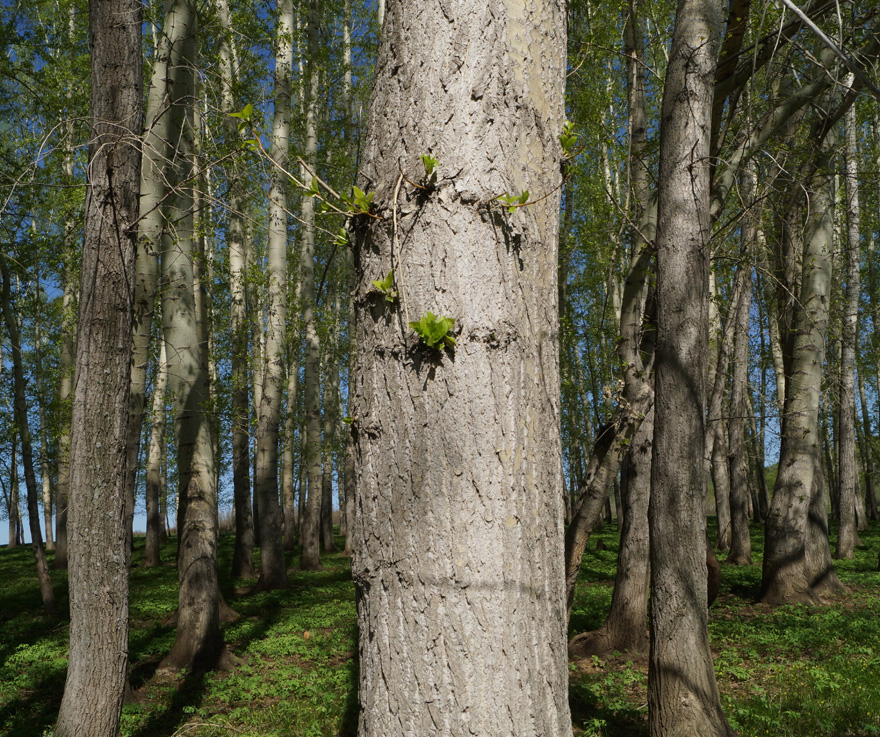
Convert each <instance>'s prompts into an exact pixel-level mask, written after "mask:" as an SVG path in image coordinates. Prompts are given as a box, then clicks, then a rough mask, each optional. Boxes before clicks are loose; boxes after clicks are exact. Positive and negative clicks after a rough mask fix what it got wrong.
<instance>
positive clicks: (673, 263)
mask: <svg viewBox="0 0 880 737" xmlns="http://www.w3.org/2000/svg"><path fill="white" fill-rule="evenodd" d="M720 28H721V3H720V2H719V1H718V0H680V2H679V4H678V10H677V13H676V20H675V30H674V32H673V38H672V47H671V49H670V54H669V65H668V67H667V71H666V83H665V87H664V90H663V106H662V118H661V120H662V122H661V127H660V171H659V177H658V181H659V183H660V186H659V203H658V219H657V240H656V246H657V348H656V369H655V391H656V398H655V415H654V451H653V456H652V467H651V501H650V506H649V524H650V548H651V591H652V595H651V658H650V664H649V669H648V706H649V711H648V714H649V722H650V730H651V735H652V736H653V737H660V736H661V735H662V736H664V737H665V736H667V735H689V736H690V735H693V736H694V737H696V736H697V735H699V736H700V737H709V736H710V735H732V734H733V732H732V730H731V729H730V727H729V726H728V724H727V721H726V719H725V718H724V714H723V713H722V711H721V703H720V698H719V694H718V686H717V684H716V681H715V673H714V670H713V668H712V654H711V651H710V649H709V636H708V631H707V619H708V615H707V589H706V584H705V581H706V534H705V515H704V509H703V508H704V504H705V498H706V493H705V491H706V473H705V461H704V455H703V453H697V452H695V450H701V449H703V448H704V445H705V433H706V431H705V427H704V406H705V401H706V376H707V360H708V335H707V325H708V307H709V305H708V302H709V300H708V277H709V273H708V257H709V236H710V215H709V204H710V199H709V198H710V192H709V145H710V119H711V112H712V96H713V90H714V76H715V64H716V48H717V37H718V33H719V31H720Z"/></svg>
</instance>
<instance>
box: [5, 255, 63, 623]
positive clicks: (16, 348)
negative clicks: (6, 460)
mask: <svg viewBox="0 0 880 737" xmlns="http://www.w3.org/2000/svg"><path fill="white" fill-rule="evenodd" d="M6 259H7V256H6V254H2V253H0V268H2V277H3V286H2V307H3V318H4V320H5V321H6V332H7V334H8V335H9V343H10V346H11V347H12V379H13V392H14V401H13V416H14V418H15V424H16V426H17V428H18V435H19V438H20V439H21V460H22V465H23V466H24V482H25V487H26V488H27V512H28V525H29V527H30V532H31V549H32V550H33V553H34V564H35V565H36V568H37V580H38V581H39V584H40V596H41V597H42V599H43V608H44V609H45V610H46V613H47V614H49V615H54V614H55V612H56V607H55V592H54V591H53V589H52V579H51V578H50V577H49V563H48V560H47V559H46V550H45V548H44V547H43V536H42V532H41V531H40V510H39V507H38V504H37V476H36V474H35V473H34V449H33V444H32V442H31V431H30V423H29V422H28V411H27V397H26V396H25V381H24V369H23V368H22V360H21V335H20V333H19V330H18V322H17V320H16V319H15V314H14V313H13V309H12V276H11V274H10V273H9V265H8V264H7V262H6Z"/></svg>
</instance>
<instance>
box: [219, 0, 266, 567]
mask: <svg viewBox="0 0 880 737" xmlns="http://www.w3.org/2000/svg"><path fill="white" fill-rule="evenodd" d="M215 5H216V10H217V15H218V17H219V19H220V25H221V28H222V29H223V32H222V33H221V34H220V36H219V39H218V40H219V55H220V95H221V100H222V102H223V107H224V108H226V110H227V111H232V110H235V109H236V105H235V98H234V97H233V93H232V88H233V84H234V81H235V75H234V69H235V68H236V67H237V64H236V58H237V55H236V51H235V44H234V42H233V35H232V25H231V22H230V20H229V7H228V4H227V2H226V0H216V4H215ZM223 128H224V132H225V134H226V138H227V142H228V144H229V145H233V144H235V143H237V142H238V140H239V134H238V131H237V129H236V125H235V118H232V117H230V116H229V115H224V116H223ZM228 176H229V179H230V182H229V190H230V195H229V226H228V228H227V234H226V239H227V242H228V246H229V292H230V333H231V336H232V340H231V342H232V345H231V356H230V358H231V364H232V366H231V368H232V392H231V393H232V416H231V424H232V489H233V505H234V509H235V547H234V549H233V552H232V576H233V577H234V578H256V575H257V572H256V570H255V569H254V565H253V549H254V523H253V516H252V514H251V475H250V436H249V428H250V416H249V415H250V409H249V406H248V397H249V391H248V368H247V367H248V357H247V347H248V316H247V304H248V302H247V291H246V271H247V254H246V245H245V238H246V228H245V224H244V217H245V207H246V197H245V194H246V193H245V189H244V184H243V182H242V178H241V174H240V163H239V162H238V160H237V159H234V158H233V160H232V162H231V164H230V172H229V175H228Z"/></svg>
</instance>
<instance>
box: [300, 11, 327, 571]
mask: <svg viewBox="0 0 880 737" xmlns="http://www.w3.org/2000/svg"><path fill="white" fill-rule="evenodd" d="M319 22H320V0H309V3H308V18H307V20H306V39H307V41H308V58H309V59H312V60H313V62H312V63H311V64H309V71H308V74H307V79H306V82H305V84H306V90H307V92H306V140H305V151H304V153H305V160H306V162H307V163H308V165H309V167H311V169H312V171H314V170H315V164H316V161H317V155H318V121H317V118H318V102H319V95H320V89H319V85H318V74H317V71H316V70H315V68H314V67H315V64H316V61H315V60H317V58H318V43H319V40H320V39H319V30H320V29H319V25H318V24H319ZM303 179H304V180H305V181H307V182H308V181H310V176H309V174H308V172H306V171H305V168H303ZM300 278H301V281H300V284H301V287H300V289H301V294H300V296H301V299H302V302H301V304H302V320H303V325H304V326H305V333H306V355H305V376H304V382H305V385H304V387H303V388H304V397H303V400H304V403H305V415H306V425H305V433H304V438H303V463H304V464H305V467H306V474H307V478H308V498H307V501H306V507H305V512H304V514H303V521H302V531H301V532H302V536H301V538H302V545H303V553H302V559H301V562H300V565H301V567H302V569H303V570H306V571H313V570H316V569H318V568H319V567H320V565H321V497H322V496H323V491H322V484H323V482H322V478H321V342H320V339H319V337H318V325H317V312H316V308H315V202H314V199H313V198H311V197H303V201H302V245H301V247H300ZM305 491H306V490H305V489H302V490H301V491H300V493H301V494H302V493H305Z"/></svg>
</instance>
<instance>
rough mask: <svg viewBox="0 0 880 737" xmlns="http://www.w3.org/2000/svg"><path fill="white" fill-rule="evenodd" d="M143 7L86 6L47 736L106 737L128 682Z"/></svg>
mask: <svg viewBox="0 0 880 737" xmlns="http://www.w3.org/2000/svg"><path fill="white" fill-rule="evenodd" d="M141 15H142V5H141V3H140V2H137V0H124V1H120V0H91V2H90V3H89V47H90V52H91V81H92V102H91V116H92V120H91V130H92V132H93V136H94V137H93V139H92V141H91V143H90V146H89V167H88V195H87V198H86V215H85V243H84V246H83V260H82V276H81V281H80V297H81V299H80V314H79V327H78V334H77V342H76V380H75V382H74V386H75V389H74V395H73V418H72V422H71V437H72V439H73V442H72V444H71V448H70V475H71V479H70V481H71V488H72V489H73V490H74V494H73V495H72V496H71V499H70V509H69V522H70V530H69V532H70V535H69V546H70V550H69V559H70V560H69V585H70V655H69V663H68V667H67V681H66V683H65V686H64V697H63V699H62V701H61V710H60V712H59V715H58V723H57V725H56V726H55V734H56V735H58V737H73V735H77V736H78V737H79V736H83V737H86V736H89V737H115V735H117V734H118V731H119V720H120V715H121V712H122V698H123V696H124V693H125V688H126V683H127V680H128V672H127V670H128V589H129V581H128V567H129V563H130V557H131V551H130V546H129V535H130V530H131V524H132V522H131V518H130V517H129V516H128V512H129V508H128V503H127V500H128V496H129V494H128V487H127V481H128V479H127V473H126V463H127V452H128V448H127V443H128V420H129V408H130V405H129V391H130V388H131V385H130V381H131V376H130V372H131V351H132V312H133V296H134V295H133V293H132V292H133V290H132V286H131V285H132V283H133V282H134V262H135V252H136V250H137V245H136V241H137V227H136V225H135V224H136V223H137V221H138V194H139V185H140V165H141V162H140V152H139V147H138V145H137V144H138V142H139V138H140V133H141V127H140V126H141V111H142V107H143V102H142V94H143V82H142V68H141V59H142V57H141Z"/></svg>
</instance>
